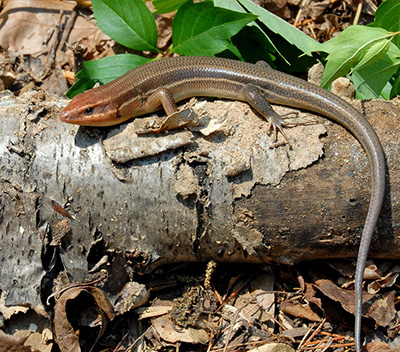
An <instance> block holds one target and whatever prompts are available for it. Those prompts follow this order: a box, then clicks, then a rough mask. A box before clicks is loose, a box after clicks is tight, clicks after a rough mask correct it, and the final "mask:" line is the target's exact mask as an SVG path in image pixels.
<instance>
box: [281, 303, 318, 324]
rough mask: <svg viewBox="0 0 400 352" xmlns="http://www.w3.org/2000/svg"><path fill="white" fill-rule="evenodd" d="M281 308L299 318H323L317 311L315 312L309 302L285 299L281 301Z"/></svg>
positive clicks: (316, 319)
mask: <svg viewBox="0 0 400 352" xmlns="http://www.w3.org/2000/svg"><path fill="white" fill-rule="evenodd" d="M281 310H282V311H283V312H284V313H286V314H290V315H293V316H294V317H297V318H304V319H307V320H310V321H316V322H319V321H321V318H320V317H319V316H318V314H317V313H315V312H313V310H312V309H311V308H310V306H309V305H308V304H300V303H297V302H288V301H283V302H282V303H281Z"/></svg>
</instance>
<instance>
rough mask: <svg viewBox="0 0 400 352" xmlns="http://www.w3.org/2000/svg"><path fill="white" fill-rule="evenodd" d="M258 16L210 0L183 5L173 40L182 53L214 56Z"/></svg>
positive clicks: (174, 28) (177, 51)
mask: <svg viewBox="0 0 400 352" xmlns="http://www.w3.org/2000/svg"><path fill="white" fill-rule="evenodd" d="M256 18H257V16H255V15H252V14H243V13H239V12H234V11H230V10H226V9H222V8H219V7H214V4H213V3H212V2H211V1H206V2H200V3H196V4H193V3H192V2H187V3H185V4H184V5H182V6H181V7H180V8H179V10H178V12H177V13H176V15H175V18H174V21H173V23H172V43H173V49H172V51H171V52H175V53H178V54H182V55H203V56H214V55H215V54H218V53H220V52H222V51H223V50H225V49H227V48H228V47H230V46H231V42H230V40H229V39H230V38H231V37H232V36H233V35H235V34H236V33H238V32H239V31H240V30H241V29H242V28H243V27H244V26H245V25H246V24H247V23H249V22H251V21H253V20H255V19H256Z"/></svg>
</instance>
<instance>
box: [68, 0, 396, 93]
mask: <svg viewBox="0 0 400 352" xmlns="http://www.w3.org/2000/svg"><path fill="white" fill-rule="evenodd" d="M92 3H93V8H94V14H95V17H96V19H97V21H98V24H99V27H100V28H101V29H102V30H103V31H104V32H105V33H106V34H108V35H109V36H110V37H111V38H113V39H114V40H115V41H117V42H119V43H121V44H122V45H124V46H126V47H128V48H131V49H134V50H148V51H152V52H158V49H157V28H156V24H155V20H154V17H153V14H152V13H151V12H150V11H149V10H148V8H147V7H146V5H145V3H144V1H143V0H93V1H92ZM153 4H154V6H155V9H156V12H155V13H157V14H160V13H166V12H171V11H175V10H177V12H176V15H175V17H174V21H173V24H172V45H171V47H170V48H169V50H168V53H169V54H170V53H179V54H180V55H201V56H215V55H218V56H225V57H231V58H236V59H240V60H246V61H250V62H256V61H258V60H264V61H267V62H269V63H270V64H272V65H273V66H274V65H278V66H279V67H278V69H281V70H286V71H294V70H300V71H306V70H307V68H308V67H309V65H310V64H312V62H315V61H316V59H317V58H318V57H319V58H320V60H323V57H322V58H321V56H320V53H321V52H325V53H327V54H328V55H327V58H326V69H325V72H324V76H323V81H322V85H323V86H324V87H328V86H329V85H330V83H331V82H332V80H334V79H335V78H337V77H339V76H343V75H344V76H346V75H347V76H348V77H350V79H351V80H352V81H353V83H354V85H355V87H356V89H357V96H358V97H360V98H363V99H370V98H376V97H384V98H390V97H393V96H395V95H397V94H398V93H399V89H400V78H399V77H400V74H399V65H400V49H399V46H400V39H399V38H400V37H399V36H398V34H399V31H400V21H399V20H398V19H399V18H400V2H399V1H398V0H386V1H385V2H383V3H382V4H381V5H380V6H379V8H378V10H377V11H376V18H375V22H374V23H372V24H371V25H370V26H351V27H349V28H347V29H346V30H345V31H343V32H342V33H341V34H339V35H338V36H337V37H335V38H334V39H331V40H329V41H327V42H326V43H324V44H320V43H318V42H316V41H315V40H314V39H312V38H309V37H308V36H306V35H305V34H304V33H303V32H301V31H299V30H298V29H297V28H294V27H293V26H292V25H290V24H288V23H287V22H285V21H283V20H282V19H280V18H279V17H277V16H275V15H273V14H272V13H270V12H268V11H266V10H264V9H262V8H261V7H259V6H257V5H255V4H254V3H253V2H252V1H250V0H214V1H212V0H205V1H203V2H199V3H193V1H192V0H153ZM119 56H120V55H118V56H114V57H111V58H107V61H104V62H106V65H107V67H108V70H107V69H105V70H104V67H102V65H103V60H105V59H103V60H99V61H96V62H99V63H98V64H96V63H95V62H91V63H90V64H88V65H87V64H85V66H84V69H83V72H80V73H79V74H78V75H77V76H78V78H79V81H78V83H77V84H75V85H74V86H73V87H72V88H71V90H70V91H69V92H68V94H69V95H71V96H72V95H74V94H77V92H80V91H82V90H84V89H86V88H88V87H90V85H91V84H93V82H95V81H101V82H106V81H107V80H108V79H110V80H111V79H113V78H116V77H117V76H116V75H117V74H118V75H119V74H120V72H126V71H128V70H129V69H131V68H133V67H135V66H137V65H138V64H140V63H141V61H140V59H137V57H136V59H118V57H119ZM114 60H115V61H114ZM118 60H120V61H118ZM96 65H99V66H98V67H96ZM113 66H116V67H118V70H115V71H114V70H110V68H111V67H113ZM90 71H91V72H90ZM84 81H85V82H84Z"/></svg>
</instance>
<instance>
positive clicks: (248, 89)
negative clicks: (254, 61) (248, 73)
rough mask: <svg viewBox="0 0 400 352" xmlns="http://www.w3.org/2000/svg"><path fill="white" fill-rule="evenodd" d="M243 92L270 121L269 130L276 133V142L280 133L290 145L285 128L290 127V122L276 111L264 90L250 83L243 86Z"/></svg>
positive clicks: (246, 99) (254, 107) (246, 98)
mask: <svg viewBox="0 0 400 352" xmlns="http://www.w3.org/2000/svg"><path fill="white" fill-rule="evenodd" d="M242 94H243V96H244V100H245V101H246V102H247V103H249V104H250V105H251V107H253V109H254V110H256V111H257V112H258V113H259V114H260V115H261V116H262V117H264V118H265V119H266V120H267V121H268V131H269V132H272V133H273V134H274V135H275V142H276V141H277V140H278V133H280V134H282V136H283V138H284V139H285V140H286V142H287V143H288V144H289V146H290V141H289V138H288V136H287V135H286V133H285V131H284V128H285V127H288V124H287V123H286V122H285V121H284V120H283V119H282V117H281V116H280V115H279V114H278V113H276V112H275V110H274V109H273V108H272V106H271V104H270V103H269V102H268V101H267V99H265V96H264V95H263V94H262V90H261V89H259V88H258V87H257V86H254V85H252V84H248V85H246V86H244V87H243V88H242Z"/></svg>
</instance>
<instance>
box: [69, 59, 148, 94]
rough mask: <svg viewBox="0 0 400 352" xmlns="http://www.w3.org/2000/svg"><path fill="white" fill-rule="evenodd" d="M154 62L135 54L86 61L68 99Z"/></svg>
mask: <svg viewBox="0 0 400 352" xmlns="http://www.w3.org/2000/svg"><path fill="white" fill-rule="evenodd" d="M150 61H153V60H152V59H146V58H145V57H143V56H139V55H133V54H121V55H115V56H108V57H105V58H103V59H100V60H94V61H85V62H84V63H83V69H82V70H80V71H79V72H78V73H77V74H76V77H77V78H78V79H79V80H78V81H77V82H76V83H75V84H74V85H73V86H72V87H71V88H70V89H69V91H68V92H67V94H66V95H67V97H69V98H72V97H74V96H75V95H77V94H79V93H82V92H84V91H85V90H87V89H90V88H92V87H93V86H94V85H95V84H96V83H100V84H105V83H107V82H110V81H112V80H114V79H116V78H117V77H119V76H122V75H123V74H124V73H126V72H128V71H129V70H130V69H132V67H136V66H140V65H143V64H145V63H146V62H150Z"/></svg>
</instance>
